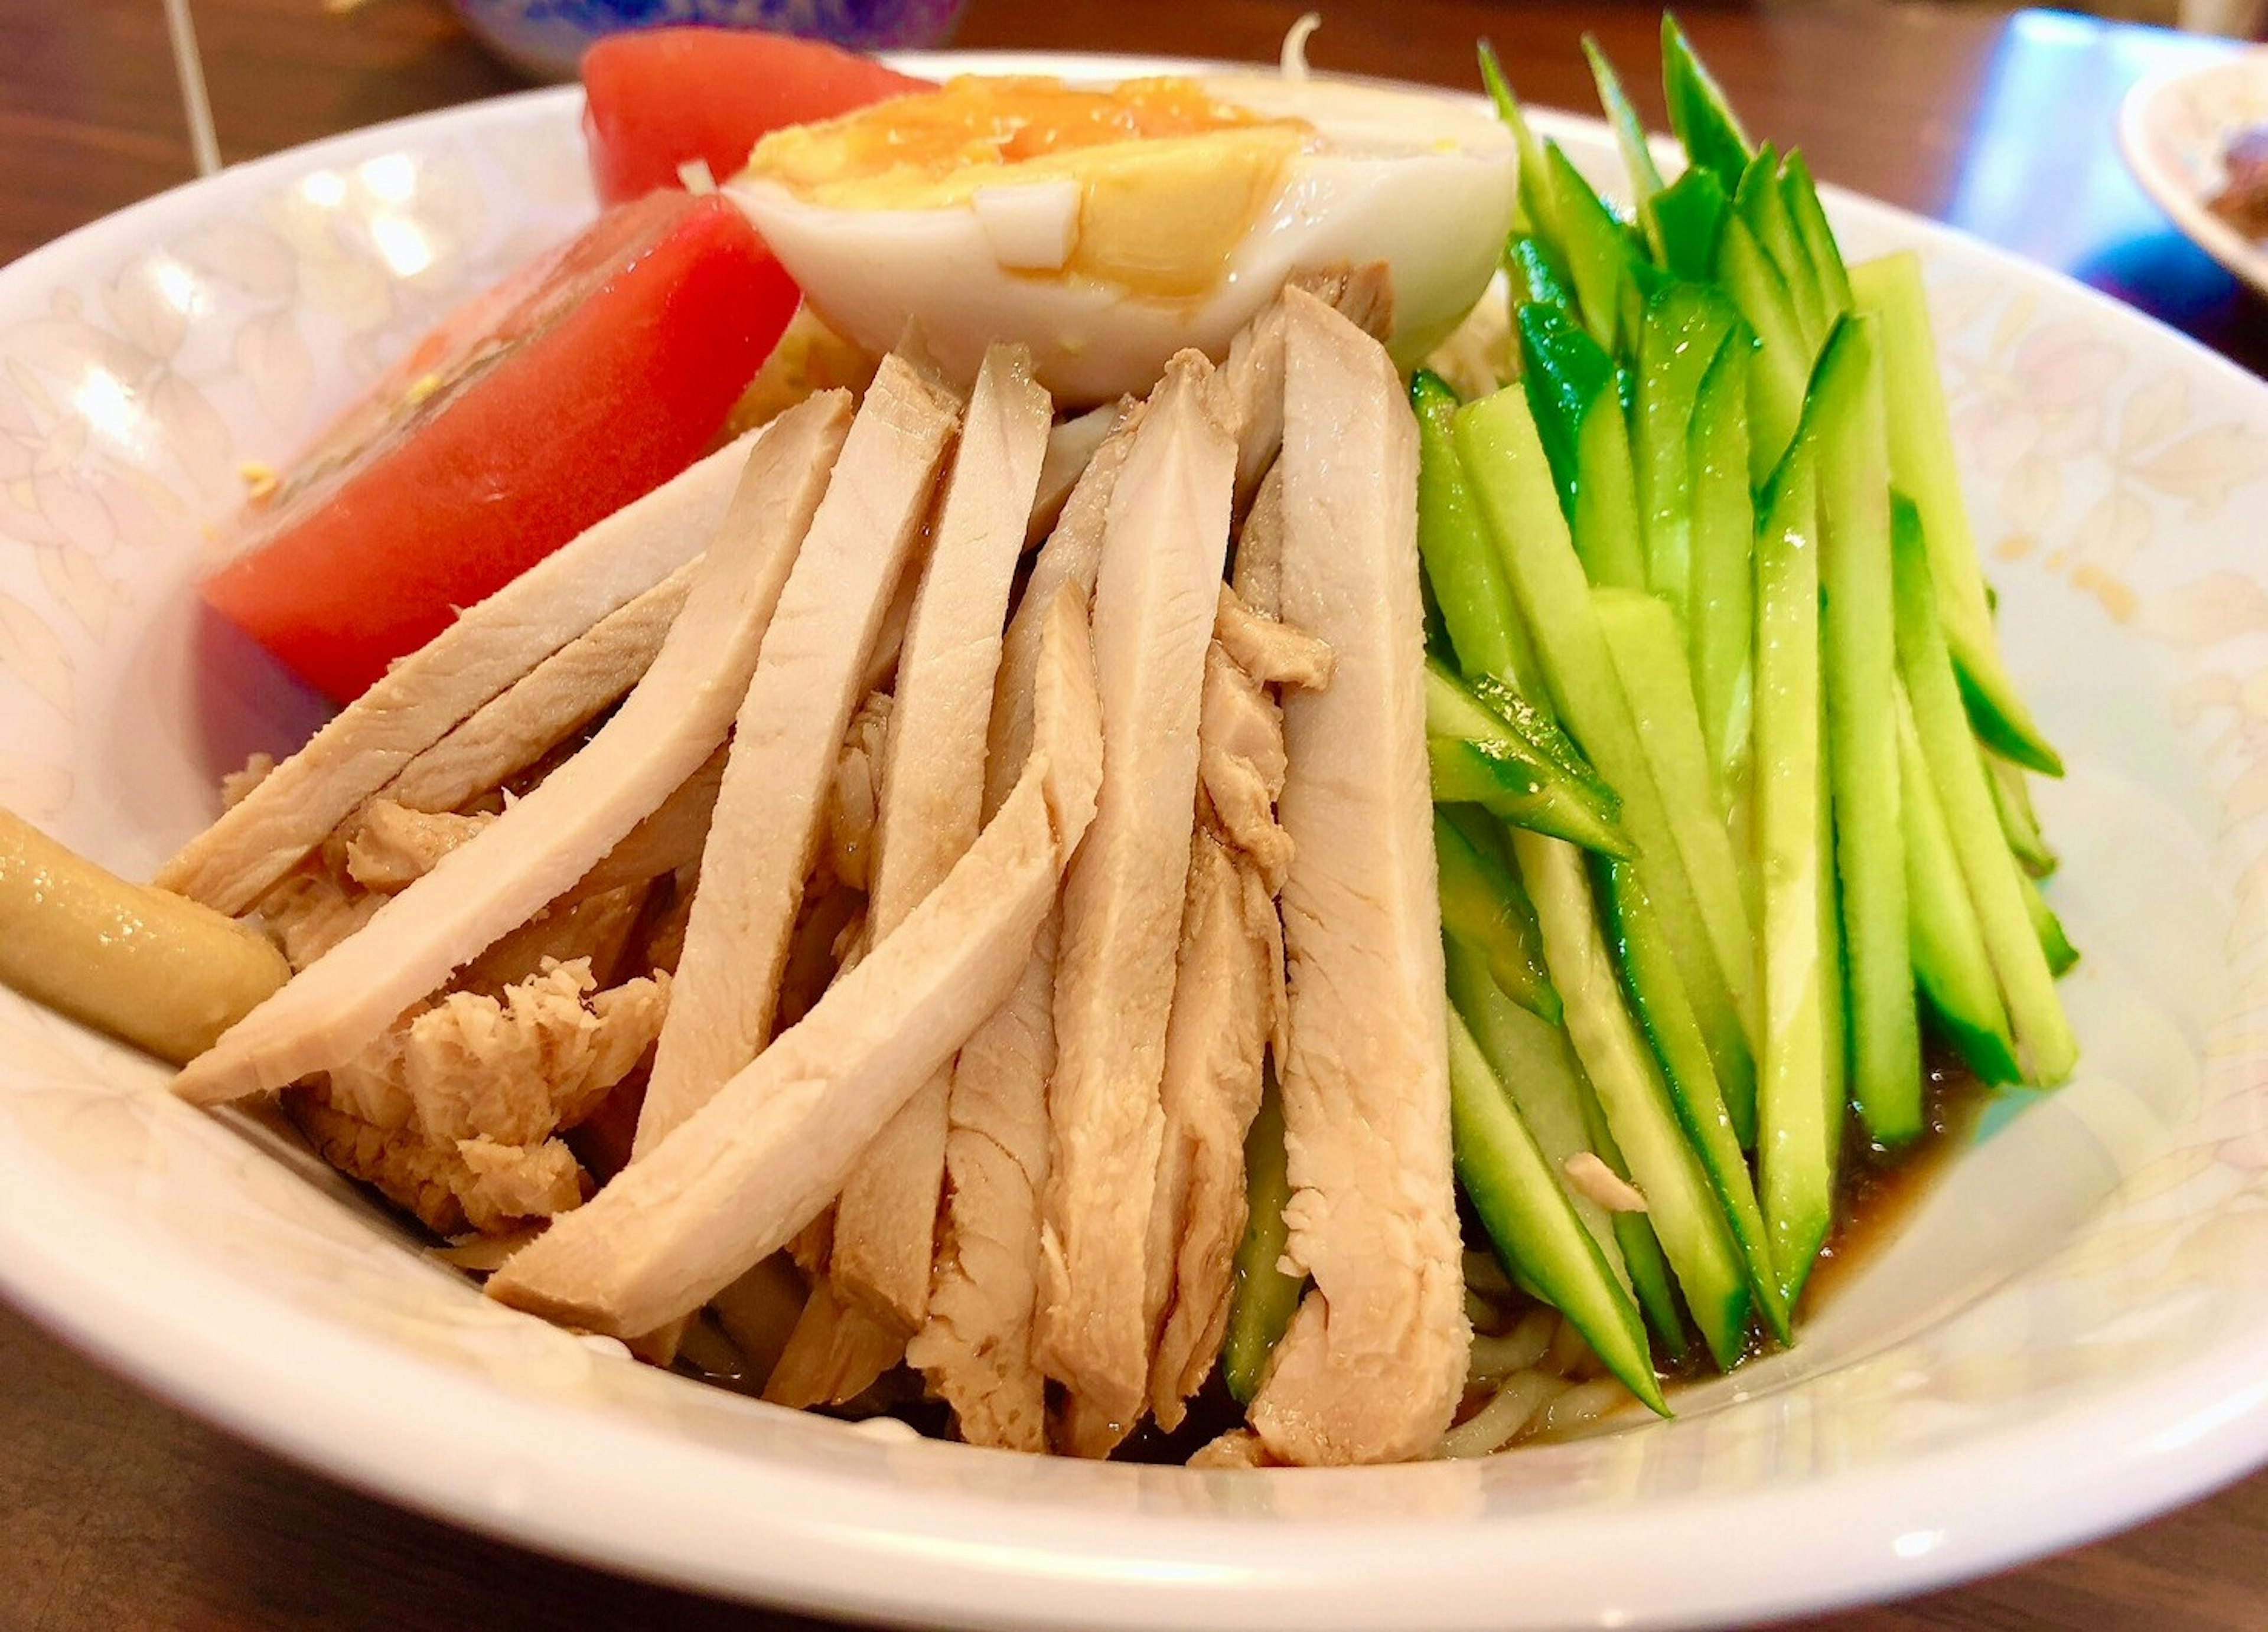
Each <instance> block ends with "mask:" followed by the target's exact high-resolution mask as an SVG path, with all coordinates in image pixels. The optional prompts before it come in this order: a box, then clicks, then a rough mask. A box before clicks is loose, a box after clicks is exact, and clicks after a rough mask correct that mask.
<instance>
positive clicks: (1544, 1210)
mask: <svg viewBox="0 0 2268 1632" xmlns="http://www.w3.org/2000/svg"><path fill="white" fill-rule="evenodd" d="M1448 1019H1449V1110H1450V1125H1451V1134H1452V1136H1453V1139H1454V1150H1455V1155H1456V1167H1457V1178H1458V1180H1459V1181H1460V1182H1461V1183H1462V1184H1463V1186H1464V1188H1465V1194H1466V1195H1468V1196H1469V1197H1471V1198H1472V1203H1473V1210H1474V1211H1475V1212H1476V1213H1478V1214H1479V1215H1480V1218H1481V1224H1482V1227H1483V1228H1484V1229H1485V1230H1487V1231H1488V1233H1489V1239H1491V1240H1492V1241H1494V1242H1495V1243H1496V1247H1497V1251H1498V1252H1499V1253H1501V1254H1503V1256H1504V1258H1505V1261H1506V1263H1507V1264H1508V1265H1510V1266H1513V1267H1514V1268H1516V1269H1517V1271H1518V1272H1519V1274H1520V1275H1521V1278H1522V1279H1523V1280H1525V1281H1526V1282H1527V1283H1528V1285H1530V1286H1532V1287H1534V1288H1535V1290H1536V1292H1537V1293H1538V1294H1539V1295H1541V1296H1542V1298H1543V1300H1544V1301H1545V1302H1546V1303H1549V1304H1550V1305H1551V1306H1552V1307H1553V1308H1555V1309H1557V1310H1558V1311H1559V1312H1560V1313H1561V1314H1563V1315H1565V1316H1566V1317H1567V1319H1568V1320H1571V1321H1572V1322H1573V1323H1574V1327H1575V1329H1576V1330H1577V1331H1579V1332H1580V1333H1582V1334H1583V1335H1584V1336H1585V1337H1586V1338H1587V1339H1588V1340H1589V1341H1590V1344H1591V1350H1592V1352H1593V1353H1594V1354H1595V1355H1597V1356H1599V1359H1600V1360H1601V1361H1602V1363H1603V1364H1605V1366H1606V1368H1607V1370H1608V1371H1611V1372H1613V1373H1614V1375H1615V1376H1616V1378H1620V1379H1621V1381H1622V1384H1623V1386H1624V1387H1625V1388H1628V1389H1629V1390H1630V1391H1631V1393H1634V1394H1636V1395H1637V1396H1638V1398H1639V1399H1640V1400H1644V1401H1646V1405H1647V1406H1648V1407H1649V1408H1652V1409H1653V1410H1654V1411H1656V1412H1658V1413H1659V1414H1660V1415H1663V1416H1668V1415H1669V1407H1668V1404H1667V1403H1666V1402H1665V1401H1664V1400H1662V1397H1661V1381H1660V1379H1658V1378H1656V1377H1655V1376H1654V1374H1653V1354H1652V1352H1651V1351H1650V1350H1649V1349H1647V1347H1646V1327H1645V1324H1644V1322H1643V1321H1642V1320H1640V1319H1639V1316H1638V1305H1637V1304H1636V1303H1635V1302H1633V1301H1632V1300H1631V1295H1630V1294H1629V1293H1628V1292H1627V1291H1625V1290H1623V1286H1622V1283H1620V1282H1618V1281H1617V1280H1616V1278H1615V1276H1614V1274H1613V1272H1612V1271H1611V1270H1610V1269H1609V1268H1608V1266H1607V1261H1606V1259H1605V1258H1604V1256H1602V1254H1601V1253H1600V1251H1599V1245H1598V1243H1597V1242H1596V1241H1595V1240H1594V1239H1592V1238H1591V1234H1590V1232H1589V1231H1587V1230H1586V1229H1585V1228H1584V1227H1583V1224H1582V1221H1581V1220H1580V1219H1579V1218H1577V1217H1576V1216H1575V1209H1573V1207H1572V1206H1571V1205H1570V1204H1569V1203H1568V1200H1567V1193H1566V1190H1565V1187H1564V1185H1563V1183H1562V1181H1561V1180H1560V1178H1559V1176H1558V1175H1557V1173H1554V1172H1553V1171H1552V1168H1551V1166H1550V1164H1549V1163H1548V1162H1546V1161H1545V1160H1544V1158H1543V1151H1542V1150H1539V1149H1537V1147H1536V1143H1535V1136H1534V1135H1533V1134H1531V1133H1530V1132H1529V1131H1528V1125H1527V1124H1526V1123H1525V1122H1523V1121H1521V1117H1520V1112H1519V1111H1518V1109H1516V1108H1515V1107H1514V1106H1513V1103H1512V1099H1511V1097H1510V1096H1509V1095H1507V1094H1506V1092H1505V1090H1504V1084H1502V1083H1500V1082H1499V1081H1498V1080H1497V1078H1496V1073H1495V1072H1493V1071H1491V1070H1489V1064H1488V1061H1487V1060H1486V1059H1484V1057H1483V1056H1482V1054H1481V1050H1480V1045H1479V1044H1477V1043H1476V1042H1475V1041H1474V1040H1473V1034H1472V1033H1471V1032H1469V1030H1467V1029H1466V1027H1465V1023H1464V1022H1463V1020H1462V1019H1460V1018H1458V1017H1457V1015H1456V1013H1455V1012H1454V1011H1451V1013H1450V1015H1449V1017H1448Z"/></svg>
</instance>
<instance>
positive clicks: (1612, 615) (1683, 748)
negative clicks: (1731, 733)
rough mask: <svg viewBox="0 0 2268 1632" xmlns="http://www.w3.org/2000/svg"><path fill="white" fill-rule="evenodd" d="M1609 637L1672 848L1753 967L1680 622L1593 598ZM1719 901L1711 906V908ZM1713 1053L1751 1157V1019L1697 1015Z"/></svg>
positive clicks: (1654, 610)
mask: <svg viewBox="0 0 2268 1632" xmlns="http://www.w3.org/2000/svg"><path fill="white" fill-rule="evenodd" d="M1591 600H1592V605H1593V606H1594V608H1595V609H1596V612H1597V614H1598V621H1599V632H1600V633H1601V634H1602V636H1605V638H1606V643H1607V653H1608V656H1609V658H1610V659H1611V660H1612V662H1613V665H1614V671H1615V677H1616V680H1618V681H1620V683H1621V685H1622V688H1623V695H1624V696H1626V697H1627V698H1628V699H1629V700H1630V706H1631V714H1632V715H1633V716H1634V717H1636V719H1637V722H1638V739H1639V742H1640V743H1641V745H1642V748H1643V753H1644V756H1645V762H1646V769H1647V770H1648V772H1649V773H1650V774H1651V776H1652V777H1653V785H1654V786H1655V787H1656V788H1657V789H1658V790H1660V791H1661V802H1662V805H1663V808H1664V810H1665V811H1666V812H1668V822H1669V830H1670V836H1671V840H1672V842H1674V843H1675V846H1676V849H1677V854H1678V856H1679V858H1680V860H1682V861H1683V864H1684V866H1685V872H1686V876H1687V877H1688V878H1691V879H1692V880H1693V883H1694V887H1695V891H1696V893H1702V886H1703V884H1704V882H1705V881H1706V883H1707V884H1708V886H1709V894H1713V895H1714V896H1715V897H1716V898H1717V899H1716V901H1714V903H1713V904H1714V905H1715V907H1716V908H1718V909H1719V910H1720V911H1721V912H1723V913H1724V914H1725V915H1727V917H1728V918H1729V919H1730V920H1731V921H1732V922H1733V923H1734V924H1735V925H1736V926H1737V930H1738V933H1739V934H1740V936H1741V937H1742V942H1743V944H1744V949H1745V952H1746V956H1747V958H1748V959H1749V961H1750V962H1751V963H1753V961H1754V959H1755V957H1756V951H1755V946H1756V941H1755V937H1754V934H1753V933H1752V931H1751V930H1750V927H1749V913H1748V907H1747V904H1746V901H1745V899H1744V897H1745V892H1743V891H1742V888H1741V883H1740V874H1739V865H1740V864H1739V862H1738V861H1737V860H1736V858H1735V857H1734V852H1733V844H1732V840H1731V838H1730V836H1729V835H1728V834H1727V829H1726V823H1725V800H1724V797H1723V794H1722V791H1721V790H1720V788H1719V784H1718V782H1717V778H1716V776H1715V775H1714V773H1713V772H1712V770H1711V768H1710V765H1709V754H1708V747H1707V745H1706V744H1705V742H1704V741H1703V740H1702V736H1701V722H1700V717H1699V714H1698V712H1697V709H1696V707H1695V704H1694V701H1693V690H1692V687H1690V685H1689V684H1688V683H1687V681H1686V677H1685V654H1684V652H1683V651H1682V650H1681V648H1680V645H1679V643H1678V638H1677V624H1676V620H1675V618H1673V617H1672V616H1671V614H1670V611H1669V608H1668V606H1664V605H1663V604H1662V603H1661V601H1659V600H1657V599H1654V598H1653V596H1651V595H1646V594H1640V593H1634V592H1631V591H1628V590H1611V589H1595V590H1593V591H1592V592H1591ZM1709 894H1704V895H1703V899H1704V900H1708V899H1709ZM1696 1018H1697V1023H1699V1024H1701V1025H1702V1026H1703V1029H1704V1035H1705V1038H1706V1040H1707V1043H1708V1048H1709V1057H1710V1060H1711V1062H1712V1069H1713V1070H1714V1073H1715V1075H1716V1078H1717V1081H1718V1083H1719V1085H1720V1086H1721V1088H1722V1090H1723V1092H1724V1096H1725V1101H1726V1104H1727V1107H1728V1108H1729V1109H1730V1111H1731V1114H1732V1118H1733V1126H1734V1129H1735V1130H1736V1131H1737V1133H1738V1136H1739V1138H1740V1142H1741V1143H1742V1146H1743V1147H1746V1146H1748V1145H1751V1144H1754V1143H1756V1057H1755V1055H1753V1054H1752V1053H1751V1052H1750V1050H1749V1042H1748V1035H1747V1033H1746V1032H1745V1031H1744V1029H1743V1027H1742V1024H1741V1020H1742V1017H1741V1016H1739V1015H1736V1014H1733V1013H1730V1012H1725V1011H1714V1012H1712V1013H1710V1014H1709V1015H1707V1016H1706V1017H1705V1018H1703V1017H1701V1016H1699V1015H1697V1017H1696Z"/></svg>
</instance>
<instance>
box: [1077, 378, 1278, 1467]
mask: <svg viewBox="0 0 2268 1632" xmlns="http://www.w3.org/2000/svg"><path fill="white" fill-rule="evenodd" d="M1211 375H1212V368H1211V364H1208V363H1207V362H1205V360H1204V357H1203V356H1202V355H1201V354H1199V353H1196V352H1183V353H1182V354H1181V355H1180V356H1178V357H1175V359H1174V360H1173V361H1172V362H1171V363H1169V364H1167V370H1166V376H1165V379H1164V380H1163V381H1162V382H1161V383H1160V386H1159V387H1158V389H1157V391H1156V392H1155V393H1153V394H1152V398H1151V400H1150V405H1149V408H1148V410H1147V412H1146V413H1145V415H1144V416H1143V420H1142V425H1141V429H1140V430H1138V432H1137V433H1136V434H1135V437H1134V440H1133V444H1132V447H1131V450H1130V452H1129V453H1128V454H1127V458H1126V465H1125V467H1124V469H1123V471H1121V473H1120V474H1119V477H1118V482H1117V485H1116V489H1115V490H1114V492H1113V493H1112V496H1111V502H1110V511H1109V519H1108V526H1107V527H1106V530H1105V536H1104V542H1103V550H1102V562H1101V569H1100V570H1099V572H1098V575H1097V578H1096V583H1095V594H1094V644H1095V666H1096V672H1097V673H1098V675H1099V676H1100V682H1099V683H1100V686H1101V698H1102V728H1103V739H1104V743H1105V748H1104V775H1103V784H1102V791H1101V799H1100V803H1099V807H1098V810H1097V812H1096V815H1095V820H1094V833H1093V834H1092V835H1091V836H1090V837H1089V839H1088V842H1087V843H1086V846H1085V847H1084V848H1083V849H1081V850H1080V852H1079V858H1078V860H1077V861H1076V862H1074V863H1073V864H1072V866H1071V873H1070V876H1069V878H1067V879H1066V880H1065V883H1064V902H1063V937H1062V942H1061V949H1060V952H1059V953H1058V959H1057V969H1056V997H1055V1028H1056V1070H1055V1078H1054V1081H1053V1083H1052V1084H1051V1085H1050V1087H1049V1096H1048V1099H1049V1108H1048V1114H1049V1125H1050V1128H1051V1129H1052V1136H1051V1143H1052V1149H1053V1156H1052V1159H1051V1162H1050V1170H1049V1175H1048V1187H1047V1191H1046V1196H1045V1202H1044V1212H1043V1224H1042V1236H1041V1281H1042V1297H1041V1301H1040V1310H1039V1317H1038V1323H1037V1327H1036V1332H1035V1340H1036V1353H1037V1355H1038V1357H1039V1361H1040V1366H1041V1369H1042V1371H1045V1372H1047V1373H1048V1375H1049V1376H1050V1377H1054V1378H1057V1379H1058V1380H1060V1381H1061V1382H1063V1383H1064V1385H1065V1386H1067V1387H1068V1388H1069V1390H1070V1392H1071V1397H1072V1407H1073V1413H1072V1416H1071V1424H1072V1426H1071V1429H1070V1430H1069V1433H1070V1438H1071V1448H1072V1449H1073V1450H1075V1451H1077V1452H1079V1453H1080V1454H1084V1455H1098V1456H1099V1455H1104V1454H1107V1453H1108V1451H1109V1450H1110V1448H1111V1447H1112V1446H1114V1445H1116V1444H1117V1442H1118V1441H1119V1440H1120V1439H1122V1438H1123V1437H1125V1435H1126V1434H1127V1433H1129V1432H1130V1431H1131V1430H1132V1429H1133V1427H1134V1425H1135V1423H1136V1422H1137V1421H1138V1419H1139V1417H1140V1415H1141V1409H1142V1405H1143V1401H1144V1399H1145V1394H1146V1391H1147V1386H1148V1379H1149V1371H1150V1339H1151V1334H1150V1332H1149V1330H1148V1328H1147V1326H1146V1323H1145V1254H1146V1248H1147V1237H1148V1231H1149V1222H1150V1208H1151V1195H1152V1189H1153V1187H1154V1186H1155V1184H1156V1181H1157V1170H1158V1150H1159V1143H1160V1138H1161V1136H1162V1134H1163V1127H1164V1123H1163V1117H1162V1114H1161V1113H1160V1109H1159V1104H1158V1084H1159V1078H1160V1075H1161V1073H1162V1072H1163V1070H1164V1067H1165V1050H1166V1022H1167V1013H1168V1011H1169V1010H1170V1008H1171V1006H1172V1003H1173V995H1174V955H1175V945H1176V942H1177V941H1178V939H1179V936H1180V930H1181V918H1182V894H1183V888H1184V885H1185V883H1186V881H1187V878H1188V874H1189V827H1190V821H1191V816H1192V812H1193V811H1194V810H1195V807H1196V798H1197V713H1198V699H1199V694H1200V692H1201V690H1202V688H1203V684H1204V658H1205V651H1206V648H1207V646H1208V644H1209V643H1211V636H1212V625H1213V619H1214V614H1215V612H1216V609H1217V607H1218V605H1219V586H1220V575H1221V567H1222V562H1223V558H1224V557H1225V556H1226V553H1227V548H1228V522H1229V503H1230V499H1231V496H1232V489H1233V485H1234V482H1235V478H1236V444H1235V441H1234V439H1233V437H1231V436H1230V434H1229V432H1228V430H1227V429H1226V427H1225V426H1223V425H1222V424H1221V423H1220V421H1219V418H1218V417H1216V415H1215V413H1214V408H1213V403H1212V398H1211V390H1210V388H1209V387H1210V384H1211Z"/></svg>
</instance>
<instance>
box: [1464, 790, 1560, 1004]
mask: <svg viewBox="0 0 2268 1632" xmlns="http://www.w3.org/2000/svg"><path fill="white" fill-rule="evenodd" d="M1461 811H1462V812H1463V814H1462V817H1461V816H1460V814H1459V812H1461ZM1474 815H1480V816H1481V818H1482V820H1484V821H1485V820H1486V816H1485V814H1484V812H1477V811H1475V810H1474V809H1473V808H1472V807H1471V806H1462V807H1455V806H1453V807H1445V808H1441V809H1437V810H1435V811H1434V812H1433V854H1434V856H1435V859H1436V860H1437V861H1438V862H1439V864H1440V875H1441V886H1440V887H1441V932H1442V933H1443V934H1445V935H1447V936H1448V937H1450V938H1451V939H1452V940H1453V941H1455V942H1457V943H1459V944H1461V945H1463V946H1464V947H1466V948H1469V950H1470V951H1471V952H1473V953H1474V954H1475V955H1476V956H1477V957H1478V958H1479V959H1481V962H1482V965H1483V967H1484V969H1485V971H1486V973H1487V974H1488V976H1489V978H1490V981H1491V984H1492V985H1493V986H1495V987H1497V988H1499V989H1501V990H1502V991H1503V992H1504V994H1505V995H1506V996H1508V997H1510V998H1511V999H1512V1000H1513V1002H1514V1003H1518V1004H1520V1006H1521V1007H1522V1008H1523V1009H1526V1010H1528V1011H1529V1012H1530V1013H1533V1014H1535V1015H1537V1016H1539V1017H1540V1018H1543V1020H1545V1021H1547V1022H1548V1023H1550V1024H1551V1025H1553V1026H1557V1024H1558V1023H1559V1012H1560V1011H1559V994H1558V993H1557V992H1555V991H1553V990H1552V989H1551V977H1550V975H1549V974H1545V973H1544V969H1543V931H1542V930H1538V929H1537V928H1536V927H1535V907H1534V905H1533V904H1531V903H1530V902H1529V901H1528V892H1527V891H1526V890H1524V889H1522V888H1521V883H1520V876H1519V874H1517V873H1515V872H1513V871H1512V868H1511V866H1510V864H1509V863H1508V860H1507V859H1506V858H1505V857H1504V856H1501V855H1499V854H1495V853H1492V849H1493V847H1484V846H1482V845H1476V844H1475V843H1474V842H1473V840H1472V838H1471V837H1469V836H1468V831H1467V828H1466V823H1467V822H1468V821H1469V820H1471V818H1472V817H1473V816H1474Z"/></svg>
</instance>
